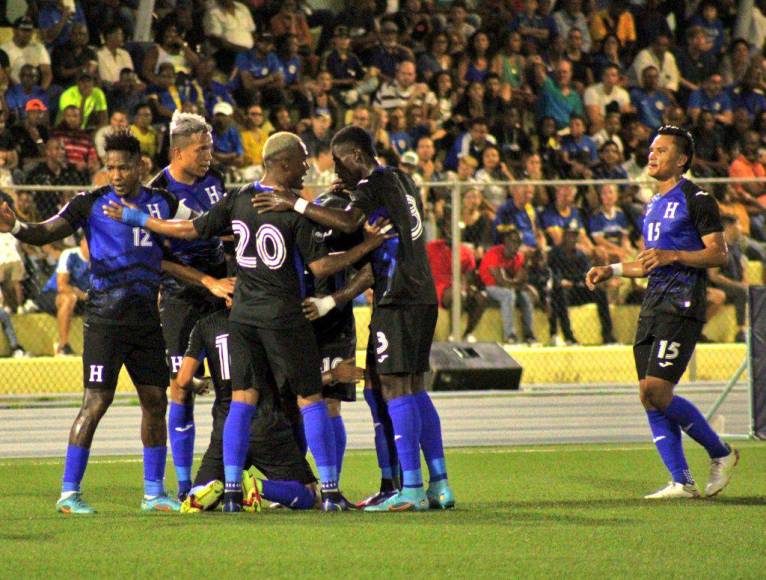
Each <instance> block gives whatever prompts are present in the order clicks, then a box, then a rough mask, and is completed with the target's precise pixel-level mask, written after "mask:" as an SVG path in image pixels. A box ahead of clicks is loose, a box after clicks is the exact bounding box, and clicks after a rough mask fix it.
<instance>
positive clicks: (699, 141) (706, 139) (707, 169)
mask: <svg viewBox="0 0 766 580" xmlns="http://www.w3.org/2000/svg"><path fill="white" fill-rule="evenodd" d="M692 136H693V137H694V145H695V147H694V160H693V161H692V174H693V175H695V176H702V177H726V174H727V173H728V171H729V156H728V155H727V154H726V151H725V150H724V146H723V138H722V136H721V131H720V130H719V127H717V126H716V124H715V117H714V116H713V112H712V111H707V110H705V111H702V112H700V114H699V116H698V117H697V124H696V126H695V127H694V129H692Z"/></svg>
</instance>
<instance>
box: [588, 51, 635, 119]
mask: <svg viewBox="0 0 766 580" xmlns="http://www.w3.org/2000/svg"><path fill="white" fill-rule="evenodd" d="M619 81H620V71H619V69H618V68H617V66H616V65H613V64H610V65H607V66H606V67H604V71H603V72H602V73H601V82H600V83H595V84H592V85H590V86H589V87H588V88H587V89H585V95H584V96H583V102H584V104H585V113H586V114H587V115H588V123H590V132H591V134H594V133H598V132H599V131H600V130H601V129H603V128H604V119H605V118H606V113H607V106H609V105H610V104H611V103H617V107H618V111H619V112H620V113H628V112H630V110H631V104H630V95H629V94H628V91H626V90H625V89H623V88H622V87H621V86H619V84H618V83H619ZM612 108H613V107H612ZM612 108H610V110H612Z"/></svg>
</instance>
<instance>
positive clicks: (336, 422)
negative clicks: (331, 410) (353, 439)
mask: <svg viewBox="0 0 766 580" xmlns="http://www.w3.org/2000/svg"><path fill="white" fill-rule="evenodd" d="M330 422H331V423H332V430H333V433H334V434H335V464H336V465H337V466H338V479H340V472H341V470H342V469H343V456H344V455H345V453H346V425H345V424H344V423H343V417H341V416H340V415H338V416H337V417H330Z"/></svg>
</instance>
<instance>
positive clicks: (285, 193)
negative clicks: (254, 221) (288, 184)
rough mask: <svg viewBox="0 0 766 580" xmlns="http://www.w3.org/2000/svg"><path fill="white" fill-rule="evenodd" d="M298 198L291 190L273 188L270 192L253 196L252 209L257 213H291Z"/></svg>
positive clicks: (262, 192)
mask: <svg viewBox="0 0 766 580" xmlns="http://www.w3.org/2000/svg"><path fill="white" fill-rule="evenodd" d="M297 200H298V196H297V195H295V193H294V192H293V191H291V190H287V189H279V188H274V189H273V190H272V191H261V192H259V193H256V194H255V195H254V196H253V200H252V203H253V207H254V208H255V209H257V210H258V213H266V212H269V211H291V210H292V209H293V206H294V205H295V202H296V201H297Z"/></svg>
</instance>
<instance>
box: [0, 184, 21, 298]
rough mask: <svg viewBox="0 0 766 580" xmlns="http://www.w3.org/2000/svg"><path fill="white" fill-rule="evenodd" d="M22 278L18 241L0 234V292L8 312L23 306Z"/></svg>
mask: <svg viewBox="0 0 766 580" xmlns="http://www.w3.org/2000/svg"><path fill="white" fill-rule="evenodd" d="M4 197H7V196H5V195H4ZM24 276H25V271H24V263H23V261H22V259H21V254H20V252H19V242H18V240H17V239H16V238H15V237H13V236H12V235H11V234H0V290H2V296H3V303H4V304H5V306H6V308H7V309H8V310H9V311H10V312H16V311H17V310H18V309H19V308H20V307H21V306H22V305H23V304H24V291H23V289H22V287H21V281H22V280H23V279H24Z"/></svg>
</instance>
